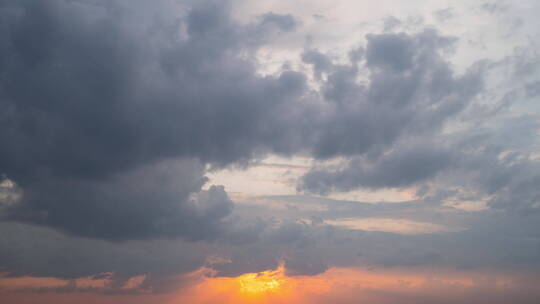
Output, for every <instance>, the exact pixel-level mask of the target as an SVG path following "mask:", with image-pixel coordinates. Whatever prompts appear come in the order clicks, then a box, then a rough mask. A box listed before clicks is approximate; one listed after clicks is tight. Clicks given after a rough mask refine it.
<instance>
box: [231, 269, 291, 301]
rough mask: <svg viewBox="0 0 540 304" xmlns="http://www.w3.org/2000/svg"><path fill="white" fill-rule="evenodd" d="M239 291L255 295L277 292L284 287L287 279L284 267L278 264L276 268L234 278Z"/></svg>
mask: <svg viewBox="0 0 540 304" xmlns="http://www.w3.org/2000/svg"><path fill="white" fill-rule="evenodd" d="M236 280H237V281H238V283H239V284H240V291H241V292H242V293H245V294H251V295H257V294H263V293H269V292H272V293H278V292H280V291H282V290H280V289H282V288H283V289H285V288H286V287H287V286H286V284H287V281H288V279H287V278H286V277H285V267H284V266H283V265H280V266H279V267H278V269H276V270H268V271H263V272H259V273H246V274H243V275H241V276H239V277H237V278H236Z"/></svg>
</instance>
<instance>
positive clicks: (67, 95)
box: [0, 1, 305, 239]
mask: <svg viewBox="0 0 540 304" xmlns="http://www.w3.org/2000/svg"><path fill="white" fill-rule="evenodd" d="M180 8H182V7H181V6H178V7H175V6H172V4H170V3H169V2H165V1H162V2H157V3H156V4H155V6H153V7H147V6H145V5H139V4H137V3H136V4H134V5H130V4H129V3H127V2H121V1H120V2H118V1H114V2H99V1H98V2H95V3H94V2H92V3H89V2H78V1H50V2H46V3H45V2H39V3H38V2H33V1H4V2H2V7H1V13H2V16H3V17H2V20H3V21H2V23H1V28H2V29H1V31H2V33H4V35H2V38H1V40H2V42H1V43H0V46H1V48H0V58H1V60H2V62H1V64H0V69H1V71H0V75H1V77H2V78H1V83H0V107H1V108H2V113H1V114H0V124H1V125H2V131H0V145H1V146H2V147H3V148H2V151H1V152H0V173H1V174H3V175H4V176H5V177H6V178H8V179H9V180H11V181H13V182H15V183H16V184H17V187H18V189H20V190H21V192H22V193H23V197H22V199H21V200H20V203H19V204H16V205H13V204H12V206H10V208H9V209H10V210H9V212H7V213H6V214H5V217H6V218H7V219H9V220H19V221H26V222H30V223H36V224H42V225H47V226H52V227H56V228H59V229H62V230H64V231H66V232H68V233H73V234H77V235H83V236H88V237H97V238H106V239H136V238H148V237H172V236H185V237H188V238H195V239H200V238H206V237H210V236H211V233H210V231H214V230H216V231H217V228H216V227H215V225H214V222H216V223H217V221H219V220H220V219H221V218H222V217H224V216H226V215H228V213H229V212H230V209H231V208H232V203H231V202H230V200H229V199H228V198H227V195H226V194H225V193H224V190H223V189H222V188H219V187H214V188H211V189H210V190H209V191H208V192H204V191H203V192H200V191H201V187H202V185H203V184H204V179H203V172H204V164H213V165H216V166H223V165H228V164H231V163H234V162H244V161H249V160H250V159H251V157H253V156H254V155H256V154H257V153H260V152H265V151H270V150H276V151H280V152H283V153H287V152H289V151H290V150H291V147H292V145H293V144H294V141H293V140H291V138H294V137H289V136H288V135H287V133H288V132H285V130H289V129H290V127H289V125H290V124H291V123H292V122H294V119H293V120H291V119H288V118H289V117H288V116H289V115H290V114H289V115H287V114H286V113H289V111H287V107H289V106H291V103H293V102H294V101H295V100H297V99H298V98H299V97H301V95H302V94H303V92H304V90H305V77H304V76H303V75H302V74H300V73H297V72H292V71H284V72H283V73H281V74H280V75H278V76H275V77H274V76H272V77H270V76H269V77H259V76H257V75H256V72H255V67H254V65H253V64H252V63H251V61H250V60H249V59H242V58H241V56H240V53H241V52H242V51H250V52H251V51H253V50H255V49H256V48H257V47H258V46H260V45H261V44H262V43H264V40H265V37H266V36H267V35H268V34H269V33H271V32H275V31H277V30H285V31H287V30H292V29H294V27H295V25H296V23H295V20H294V19H293V18H292V17H291V16H282V15H278V14H272V13H269V14H266V15H263V16H261V17H260V19H259V20H258V21H257V22H255V23H252V24H247V25H240V24H237V23H235V22H233V21H232V19H231V18H230V16H229V11H228V10H229V5H228V3H226V2H213V1H205V2H202V3H200V4H198V5H195V6H193V7H191V8H189V7H188V10H187V11H186V13H185V14H184V16H180V17H177V16H175V15H171V14H170V10H174V9H176V10H178V11H181V10H180ZM146 10H148V11H146ZM168 10H169V11H168ZM165 13H168V14H169V15H164V14H165ZM155 16H158V17H159V18H157V17H155ZM162 16H163V18H161V17H162ZM178 18H179V19H178ZM183 33H184V34H183ZM284 119H285V120H284ZM170 157H181V158H189V159H195V163H197V160H198V161H200V162H202V165H193V167H190V166H189V165H188V166H185V167H182V168H178V170H177V171H178V172H177V173H176V174H179V180H176V181H175V182H176V184H175V185H171V182H170V181H167V180H162V176H161V173H160V172H155V171H156V170H157V171H160V170H162V169H163V168H161V167H162V166H167V165H166V164H165V165H157V167H156V168H148V166H155V165H153V164H155V163H157V162H160V161H161V160H163V159H165V158H170ZM145 166H146V167H145ZM145 182H148V183H150V184H151V186H148V187H141V185H142V183H145ZM162 183H163V184H162ZM153 187H154V188H153ZM175 187H176V188H175ZM190 195H198V198H196V199H194V200H191V199H190ZM193 204H195V205H197V207H194V208H195V209H196V208H198V205H201V206H203V207H202V208H206V209H205V210H204V212H203V211H201V213H200V214H199V213H198V212H195V211H194V210H191V209H193V208H191V207H193V206H191V205H193ZM206 205H208V206H206ZM204 206H206V207H204ZM190 208H191V209H190ZM190 210H191V211H190ZM199 211H200V210H199ZM206 225H208V229H207V226H206ZM214 232H215V231H214Z"/></svg>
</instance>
